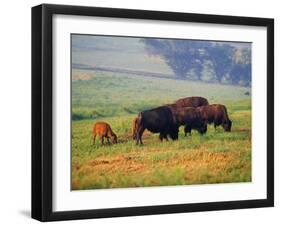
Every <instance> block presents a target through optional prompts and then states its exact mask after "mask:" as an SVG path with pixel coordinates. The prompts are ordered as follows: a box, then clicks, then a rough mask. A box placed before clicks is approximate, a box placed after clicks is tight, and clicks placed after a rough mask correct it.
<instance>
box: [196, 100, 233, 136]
mask: <svg viewBox="0 0 281 226" xmlns="http://www.w3.org/2000/svg"><path fill="white" fill-rule="evenodd" d="M198 109H199V111H200V113H201V116H202V118H203V119H204V120H206V122H208V123H209V124H211V123H214V126H215V128H216V127H217V126H220V125H221V126H222V127H223V128H224V131H227V132H230V131H231V126H232V121H231V120H230V119H229V117H228V114H227V110H226V107H225V106H224V105H222V104H211V105H207V106H202V107H199V108H198Z"/></svg>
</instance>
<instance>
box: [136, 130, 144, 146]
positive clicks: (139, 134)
mask: <svg viewBox="0 0 281 226" xmlns="http://www.w3.org/2000/svg"><path fill="white" fill-rule="evenodd" d="M144 130H145V128H143V127H142V126H141V127H140V128H139V129H138V131H137V143H136V144H139V143H140V144H143V142H142V134H143V132H144Z"/></svg>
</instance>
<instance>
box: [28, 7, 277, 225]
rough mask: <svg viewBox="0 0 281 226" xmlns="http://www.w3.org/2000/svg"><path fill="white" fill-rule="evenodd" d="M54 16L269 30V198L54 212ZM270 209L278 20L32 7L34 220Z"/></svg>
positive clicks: (127, 10) (138, 11) (139, 11)
mask: <svg viewBox="0 0 281 226" xmlns="http://www.w3.org/2000/svg"><path fill="white" fill-rule="evenodd" d="M55 14H63V15H81V16H96V17H111V18H128V19H147V20H162V21H182V22H196V23H212V24H224V25H247V26H262V27H266V28H267V94H266V95H267V198H266V199H257V200H246V201H245V200H241V201H226V202H209V203H195V204H173V203H171V204H170V205H160V206H142V207H128V208H110V209H93V210H73V211H63V212H54V211H53V210H52V199H53V196H52V185H53V182H52V135H53V134H52V129H53V127H52V123H53V120H52V110H53V102H52V98H53V95H52V90H53V79H52V18H53V15H55ZM271 206H274V20H273V19H268V18H253V17H237V16H219V15H203V14H190V13H176V12H161V11H144V10H131V9H117V8H97V7H83V6H66V5H49V4H43V5H39V6H35V7H33V8H32V218H34V219H37V220H40V221H56V220H73V219H86V218H106V217H122V216H135V215H149V214H168V213H180V212H195V211H211V210H228V209H243V208H257V207H271Z"/></svg>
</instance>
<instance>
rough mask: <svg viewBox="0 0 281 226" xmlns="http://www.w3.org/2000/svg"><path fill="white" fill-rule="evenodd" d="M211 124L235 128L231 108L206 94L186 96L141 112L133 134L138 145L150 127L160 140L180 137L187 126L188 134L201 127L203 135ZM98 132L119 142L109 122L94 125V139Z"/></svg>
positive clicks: (200, 130)
mask: <svg viewBox="0 0 281 226" xmlns="http://www.w3.org/2000/svg"><path fill="white" fill-rule="evenodd" d="M207 124H214V127H215V128H216V127H217V126H220V125H221V126H222V127H223V128H224V130H225V131H231V126H232V122H231V120H230V119H229V117H228V114H227V109H226V107H225V106H224V105H222V104H209V102H208V100H207V99H206V98H204V97H186V98H182V99H179V100H177V101H175V102H174V103H173V104H167V105H163V106H160V107H156V108H153V109H150V110H145V111H142V112H140V113H139V114H138V115H137V117H135V118H134V120H133V126H132V133H133V139H134V140H136V144H143V142H142V135H143V132H144V131H145V130H146V129H147V130H148V131H150V132H152V133H159V139H160V140H161V141H162V140H163V139H166V140H168V137H170V138H171V139H172V140H177V139H178V133H179V127H180V126H184V133H185V136H186V134H189V135H191V130H192V129H194V130H197V131H198V132H199V133H200V134H204V133H206V132H207ZM96 135H99V136H100V138H101V143H102V144H103V140H104V138H107V140H108V142H109V140H111V142H112V143H116V142H117V136H116V135H115V134H114V133H113V131H112V129H111V128H110V126H109V124H107V123H105V122H98V123H96V124H95V125H94V128H93V138H94V139H95V137H96Z"/></svg>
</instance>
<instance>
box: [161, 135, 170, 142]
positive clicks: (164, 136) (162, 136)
mask: <svg viewBox="0 0 281 226" xmlns="http://www.w3.org/2000/svg"><path fill="white" fill-rule="evenodd" d="M163 138H165V139H166V141H168V137H167V134H165V133H164V134H163V133H160V135H159V139H160V141H161V142H162V141H163Z"/></svg>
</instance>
